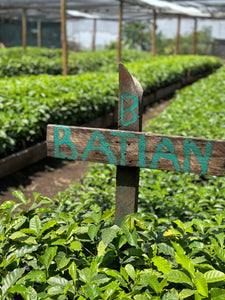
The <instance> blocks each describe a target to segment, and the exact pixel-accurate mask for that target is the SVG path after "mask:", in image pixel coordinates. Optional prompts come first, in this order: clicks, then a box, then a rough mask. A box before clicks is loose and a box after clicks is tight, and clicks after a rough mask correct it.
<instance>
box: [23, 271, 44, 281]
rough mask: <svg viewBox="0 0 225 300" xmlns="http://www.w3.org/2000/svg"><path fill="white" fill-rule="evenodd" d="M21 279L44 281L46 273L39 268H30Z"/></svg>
mask: <svg viewBox="0 0 225 300" xmlns="http://www.w3.org/2000/svg"><path fill="white" fill-rule="evenodd" d="M23 279H24V280H27V279H29V280H30V281H33V282H38V283H44V282H46V274H45V272H44V271H41V270H31V271H30V272H29V273H28V274H27V275H26V276H24V278H23Z"/></svg>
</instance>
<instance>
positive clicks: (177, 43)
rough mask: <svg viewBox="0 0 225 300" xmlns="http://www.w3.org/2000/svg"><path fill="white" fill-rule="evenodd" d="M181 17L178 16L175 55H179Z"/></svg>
mask: <svg viewBox="0 0 225 300" xmlns="http://www.w3.org/2000/svg"><path fill="white" fill-rule="evenodd" d="M180 19H181V17H180V15H178V16H177V37H176V46H175V55H177V54H179V41H180Z"/></svg>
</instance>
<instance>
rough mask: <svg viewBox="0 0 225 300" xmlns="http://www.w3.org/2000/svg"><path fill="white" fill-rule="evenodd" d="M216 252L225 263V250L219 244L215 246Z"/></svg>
mask: <svg viewBox="0 0 225 300" xmlns="http://www.w3.org/2000/svg"><path fill="white" fill-rule="evenodd" d="M215 253H216V255H217V256H218V257H219V259H220V260H222V262H224V263H225V250H224V249H223V248H221V247H219V246H215Z"/></svg>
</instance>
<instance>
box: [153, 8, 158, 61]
mask: <svg viewBox="0 0 225 300" xmlns="http://www.w3.org/2000/svg"><path fill="white" fill-rule="evenodd" d="M156 18H157V13H156V10H155V9H153V23H152V57H154V56H155V53H156Z"/></svg>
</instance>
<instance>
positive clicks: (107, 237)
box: [97, 225, 119, 256]
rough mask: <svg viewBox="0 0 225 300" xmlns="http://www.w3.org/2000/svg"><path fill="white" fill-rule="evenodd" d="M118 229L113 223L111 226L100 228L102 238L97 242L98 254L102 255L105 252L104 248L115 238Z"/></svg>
mask: <svg viewBox="0 0 225 300" xmlns="http://www.w3.org/2000/svg"><path fill="white" fill-rule="evenodd" d="M118 231H119V227H118V226H117V225H113V226H112V227H109V228H105V229H103V230H102V240H101V241H100V243H99V244H98V247H97V251H98V256H102V255H104V254H105V249H106V248H107V246H108V245H109V243H110V242H112V240H113V239H114V238H115V236H116V235H117V233H118Z"/></svg>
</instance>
